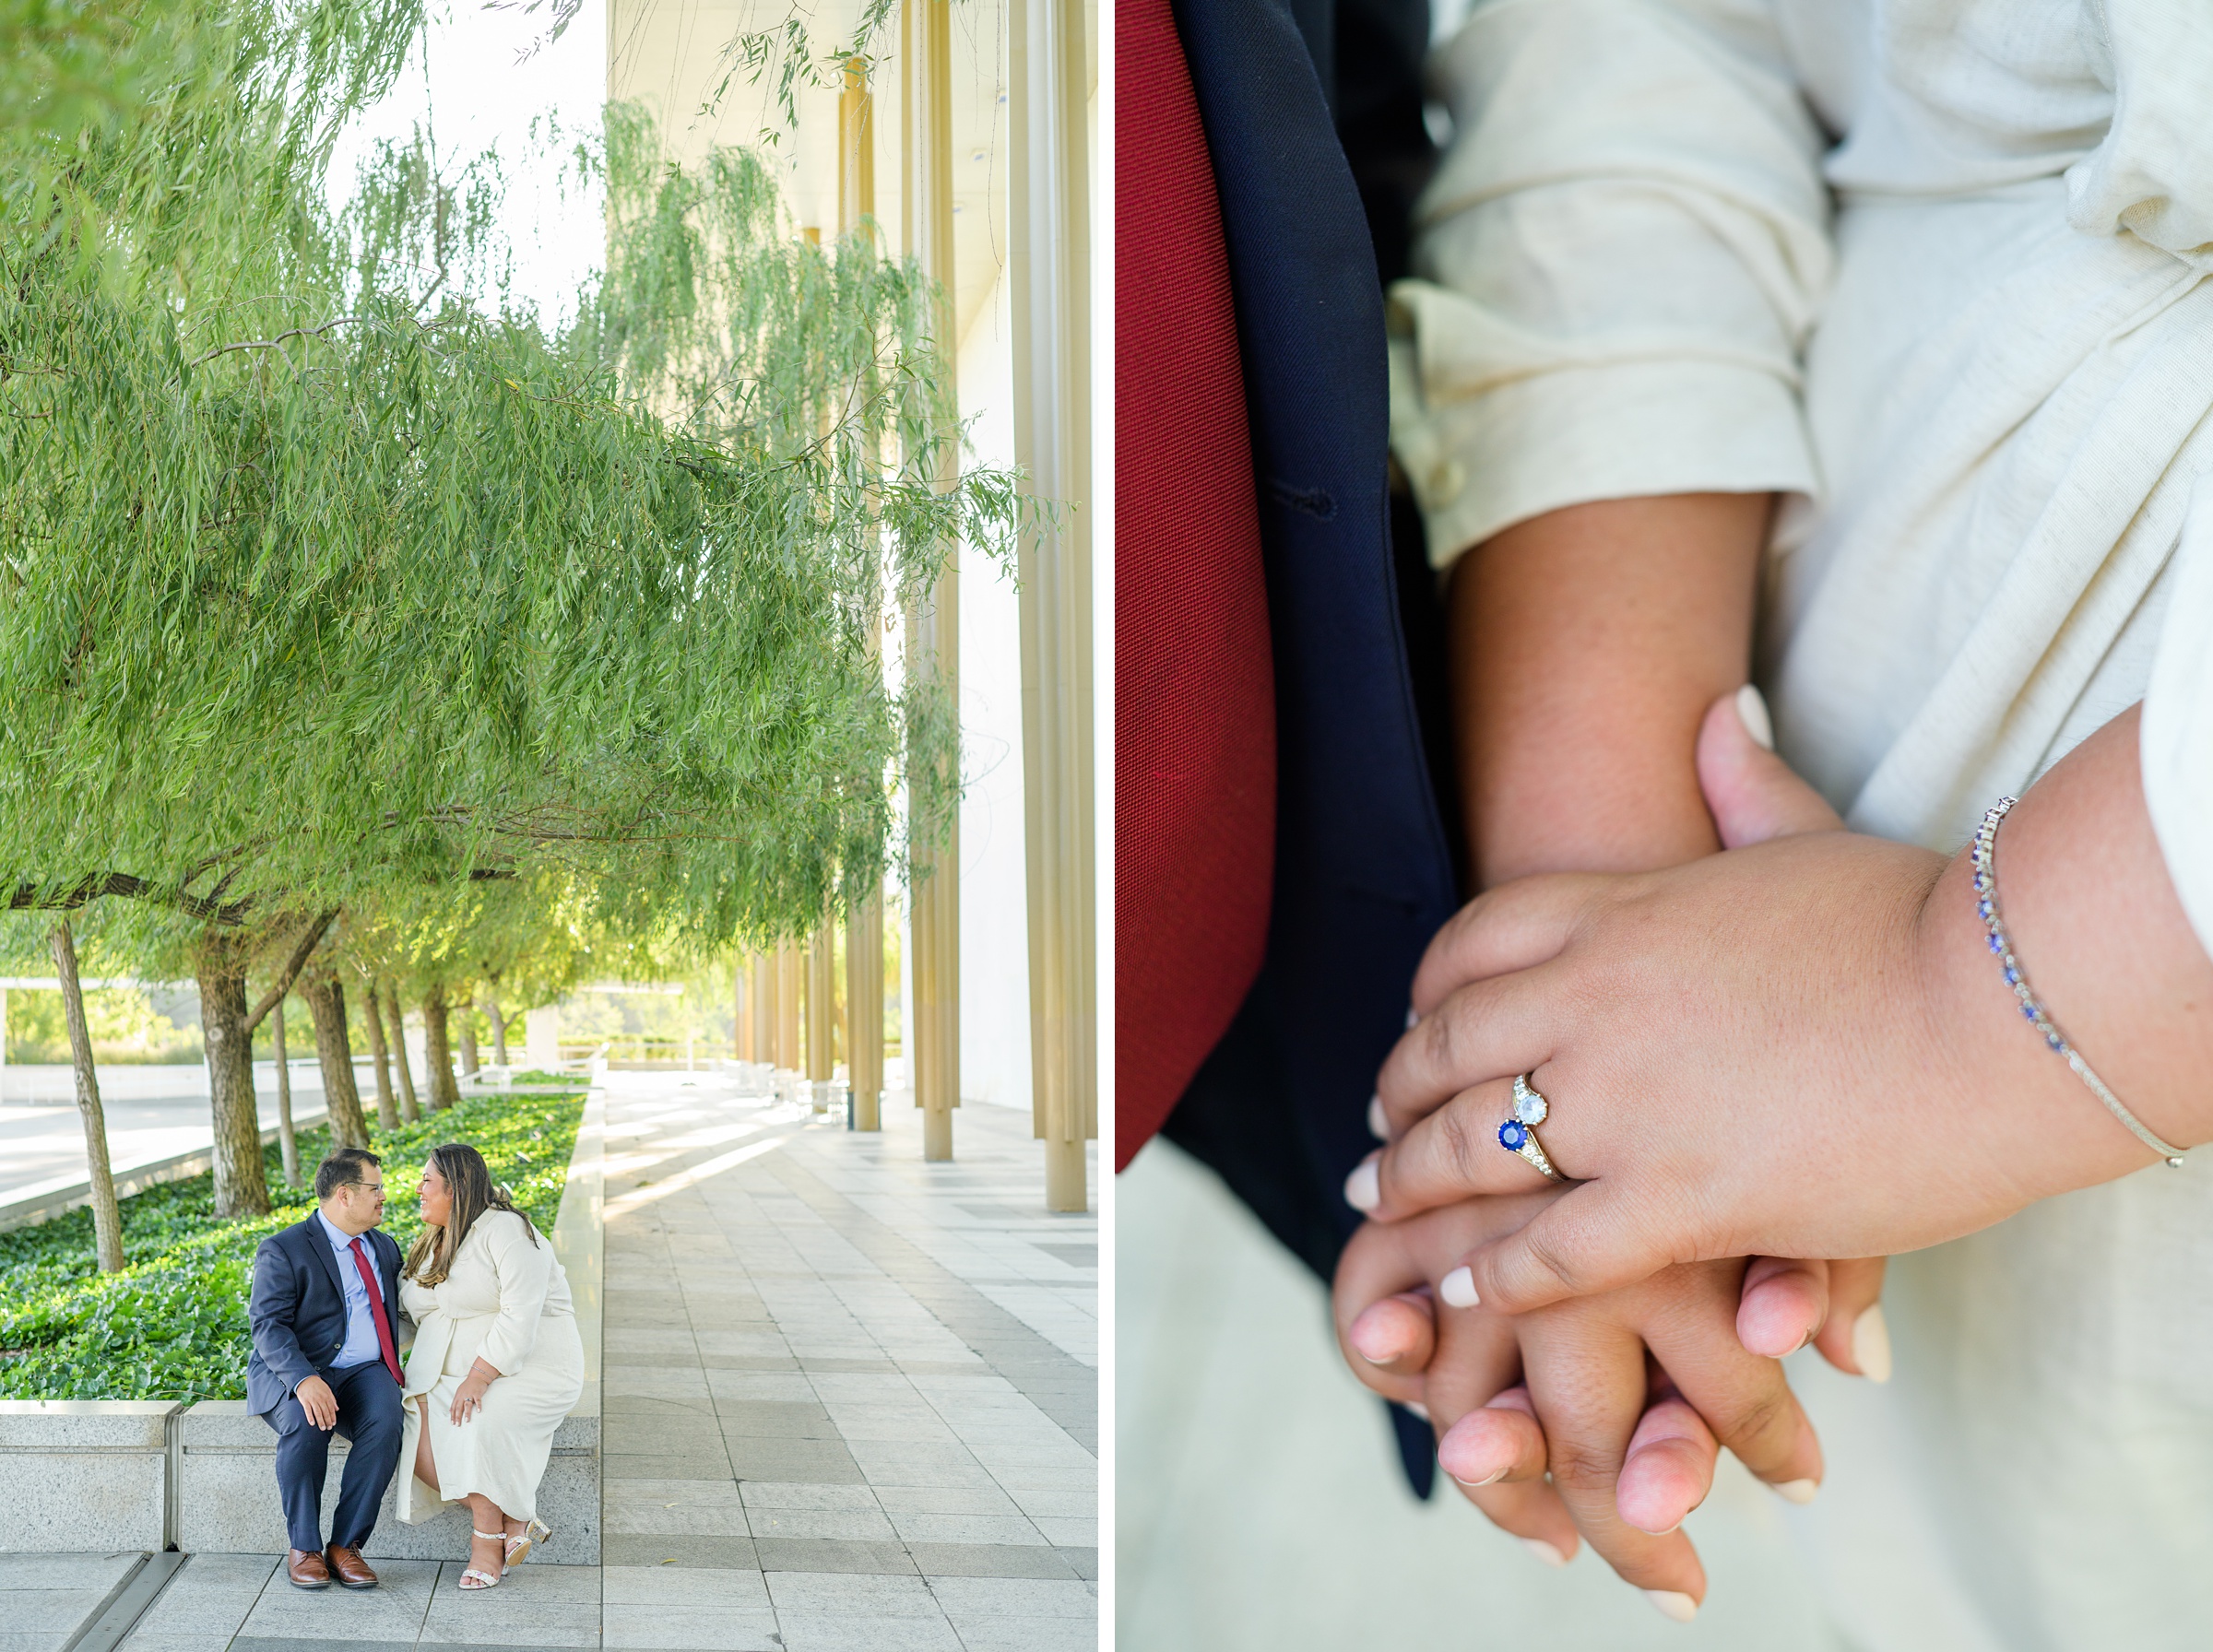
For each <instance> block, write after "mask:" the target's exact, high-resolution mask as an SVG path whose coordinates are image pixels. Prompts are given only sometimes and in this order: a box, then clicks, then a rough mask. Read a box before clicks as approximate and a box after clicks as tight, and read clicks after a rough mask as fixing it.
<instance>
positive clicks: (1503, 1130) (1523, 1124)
mask: <svg viewBox="0 0 2213 1652" xmlns="http://www.w3.org/2000/svg"><path fill="white" fill-rule="evenodd" d="M1551 1111H1552V1103H1550V1102H1548V1101H1546V1100H1545V1099H1544V1096H1543V1095H1541V1094H1540V1093H1539V1092H1538V1091H1537V1087H1536V1086H1535V1085H1533V1084H1532V1083H1531V1082H1530V1081H1529V1075H1528V1074H1527V1073H1522V1074H1521V1075H1520V1076H1519V1077H1517V1078H1516V1079H1515V1080H1514V1112H1513V1116H1512V1117H1511V1118H1509V1119H1508V1120H1507V1121H1506V1122H1505V1123H1504V1124H1502V1125H1500V1126H1499V1127H1498V1145H1499V1146H1500V1147H1502V1148H1504V1149H1505V1150H1507V1151H1508V1152H1509V1153H1511V1154H1513V1155H1514V1157H1515V1158H1517V1159H1521V1160H1523V1161H1526V1162H1528V1163H1529V1164H1531V1165H1533V1166H1534V1167H1535V1168H1536V1170H1537V1171H1538V1172H1539V1174H1542V1175H1543V1176H1544V1179H1545V1180H1546V1181H1548V1182H1564V1181H1566V1180H1567V1179H1568V1178H1567V1177H1565V1176H1563V1175H1562V1174H1560V1173H1559V1172H1558V1171H1556V1170H1555V1169H1554V1168H1553V1167H1552V1160H1551V1158H1550V1157H1549V1156H1548V1155H1547V1154H1546V1153H1545V1151H1544V1144H1543V1143H1542V1142H1540V1141H1538V1139H1537V1127H1538V1126H1539V1125H1541V1124H1543V1123H1544V1115H1546V1114H1548V1113H1550V1112H1551Z"/></svg>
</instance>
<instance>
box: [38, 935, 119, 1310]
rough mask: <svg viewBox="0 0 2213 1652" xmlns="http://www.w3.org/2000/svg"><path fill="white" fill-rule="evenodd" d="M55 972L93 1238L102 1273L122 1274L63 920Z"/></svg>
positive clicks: (104, 1142)
mask: <svg viewBox="0 0 2213 1652" xmlns="http://www.w3.org/2000/svg"><path fill="white" fill-rule="evenodd" d="M53 969H54V973H56V974H57V975H59V976H60V977H61V980H62V1013H63V1015H64V1016H65V1018H66V1019H67V1021H68V1022H69V1063H70V1065H71V1066H72V1067H74V1068H76V1069H77V1112H78V1113H79V1114H81V1115H83V1117H84V1121H85V1169H86V1171H87V1172H88V1174H87V1176H86V1180H87V1181H88V1182H89V1184H90V1186H91V1190H92V1236H93V1239H94V1242H95V1244H96V1246H97V1248H98V1250H99V1253H100V1270H101V1272H102V1273H121V1272H122V1271H123V1212H122V1211H121V1210H120V1209H117V1208H116V1205H115V1174H114V1172H113V1171H112V1170H110V1169H109V1168H108V1121H107V1119H106V1118H105V1117H104V1116H102V1115H101V1110H100V1080H99V1078H98V1076H97V1075H96V1074H95V1073H94V1072H93V1070H92V1033H91V1030H90V1029H89V1028H88V1027H87V1026H86V1025H85V994H84V989H83V987H82V986H81V985H78V983H77V939H76V938H75V937H74V936H72V935H71V934H70V933H69V925H68V923H67V921H66V920H65V921H64V922H62V923H60V924H58V925H56V926H54V931H53Z"/></svg>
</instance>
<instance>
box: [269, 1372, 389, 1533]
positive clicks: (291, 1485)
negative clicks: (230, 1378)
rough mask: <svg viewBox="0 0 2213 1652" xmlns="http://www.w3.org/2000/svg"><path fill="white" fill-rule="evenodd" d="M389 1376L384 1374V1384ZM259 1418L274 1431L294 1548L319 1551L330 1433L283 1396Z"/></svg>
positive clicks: (287, 1524) (281, 1490)
mask: <svg viewBox="0 0 2213 1652" xmlns="http://www.w3.org/2000/svg"><path fill="white" fill-rule="evenodd" d="M391 1380H392V1379H391V1378H390V1377H389V1376H386V1377H385V1382H386V1383H387V1384H388V1383H390V1382H391ZM262 1421H263V1422H266V1423H267V1424H268V1425H269V1426H270V1427H271V1428H273V1429H275V1430H276V1431H277V1492H278V1496H279V1497H281V1498H282V1499H283V1501H284V1526H285V1530H286V1532H287V1533H289V1534H290V1543H291V1546H292V1547H293V1548H294V1549H297V1550H299V1551H301V1552H302V1553H306V1554H313V1555H318V1556H319V1555H321V1554H322V1552H323V1476H324V1474H325V1471H326V1470H327V1469H329V1466H330V1434H329V1432H328V1431H327V1430H325V1429H320V1428H317V1427H316V1426H315V1425H314V1423H313V1422H309V1421H308V1420H307V1413H306V1412H305V1411H304V1410H301V1408H300V1401H299V1400H298V1399H297V1398H294V1397H293V1396H292V1395H290V1394H288V1395H286V1396H285V1397H284V1399H283V1401H282V1402H281V1403H280V1404H278V1407H277V1408H276V1410H271V1411H267V1412H265V1413H264V1414H263V1417H262Z"/></svg>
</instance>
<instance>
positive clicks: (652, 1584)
mask: <svg viewBox="0 0 2213 1652" xmlns="http://www.w3.org/2000/svg"><path fill="white" fill-rule="evenodd" d="M604 1575H605V1578H606V1596H605V1599H606V1601H607V1604H608V1605H609V1606H618V1605H621V1606H629V1605H642V1606H714V1607H747V1608H758V1609H761V1610H763V1611H765V1610H766V1609H767V1608H768V1604H769V1600H768V1584H767V1583H766V1581H765V1580H764V1579H763V1577H762V1575H761V1574H760V1573H759V1572H758V1571H756V1570H754V1569H753V1568H751V1567H750V1566H749V1567H744V1568H739V1567H735V1566H692V1567H680V1566H609V1567H608V1568H607V1571H606V1573H605V1574H604Z"/></svg>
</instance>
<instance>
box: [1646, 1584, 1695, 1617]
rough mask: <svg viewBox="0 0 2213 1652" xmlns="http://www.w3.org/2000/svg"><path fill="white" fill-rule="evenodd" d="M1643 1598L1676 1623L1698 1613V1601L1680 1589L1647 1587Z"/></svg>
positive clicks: (1654, 1608) (1655, 1609) (1663, 1615)
mask: <svg viewBox="0 0 2213 1652" xmlns="http://www.w3.org/2000/svg"><path fill="white" fill-rule="evenodd" d="M1644 1598H1645V1599H1647V1600H1650V1601H1651V1603H1652V1607H1653V1610H1654V1611H1658V1612H1659V1614H1660V1615H1661V1616H1662V1617H1663V1618H1673V1619H1674V1620H1675V1622H1678V1623H1687V1622H1690V1621H1691V1619H1693V1618H1695V1617H1697V1616H1698V1602H1697V1601H1696V1600H1693V1599H1691V1598H1690V1597H1689V1596H1688V1595H1686V1594H1685V1593H1683V1591H1682V1590H1680V1589H1647V1590H1645V1591H1644Z"/></svg>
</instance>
